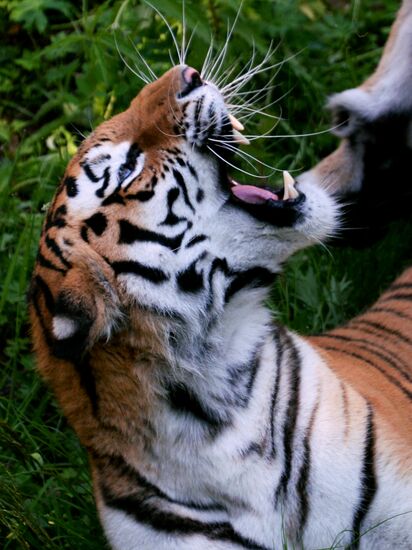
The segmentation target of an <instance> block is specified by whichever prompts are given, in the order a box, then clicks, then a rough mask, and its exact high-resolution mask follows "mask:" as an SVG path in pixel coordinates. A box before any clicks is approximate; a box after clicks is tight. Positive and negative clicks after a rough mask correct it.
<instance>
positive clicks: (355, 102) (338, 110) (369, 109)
mask: <svg viewBox="0 0 412 550" xmlns="http://www.w3.org/2000/svg"><path fill="white" fill-rule="evenodd" d="M373 103H374V102H373V97H372V96H370V95H369V94H368V93H367V92H365V91H364V90H362V89H361V88H353V89H350V90H345V91H344V92H341V93H340V94H334V95H332V96H331V97H330V98H329V101H328V103H327V109H328V110H329V111H330V113H331V116H332V125H333V128H332V132H333V133H334V134H335V135H336V136H338V137H340V138H347V137H350V136H352V135H353V134H355V133H356V132H357V131H359V129H360V128H361V127H362V125H363V124H365V122H368V121H370V120H371V118H373V113H374V105H373Z"/></svg>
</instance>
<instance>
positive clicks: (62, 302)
mask: <svg viewBox="0 0 412 550" xmlns="http://www.w3.org/2000/svg"><path fill="white" fill-rule="evenodd" d="M228 137H229V138H228ZM214 138H219V140H220V142H221V143H220V145H219V146H218V147H217V148H216V149H215V152H216V153H217V155H216V156H215V155H213V154H212V152H211V151H210V149H208V147H207V146H208V145H210V144H211V143H212V142H213V139H214ZM235 138H236V135H235V133H234V130H233V128H232V124H231V122H230V118H229V113H228V111H227V108H226V106H225V102H224V99H223V97H222V95H221V94H220V92H219V90H218V89H217V88H216V87H215V86H214V85H212V84H210V83H208V82H203V81H202V80H201V79H200V77H199V75H198V73H196V71H194V70H193V69H191V68H189V67H186V66H178V67H175V68H173V69H171V70H170V71H169V72H168V73H166V74H165V75H164V76H163V77H161V78H160V79H159V80H157V81H156V82H153V83H152V84H150V85H148V86H147V87H145V88H144V89H143V90H142V92H140V94H139V95H138V96H137V98H136V99H135V100H134V101H133V102H132V104H131V106H130V108H129V109H128V110H127V111H125V112H124V113H121V114H120V115H117V116H115V117H114V118H113V119H111V120H110V121H108V122H105V123H104V124H103V125H101V126H100V127H99V128H98V129H96V130H95V132H94V133H93V134H92V135H91V136H90V137H89V138H88V139H87V140H85V142H84V143H83V144H82V146H81V147H80V149H79V151H78V153H77V155H76V156H75V157H74V158H73V160H72V161H71V163H70V164H69V166H68V168H67V171H66V175H65V178H64V180H63V182H62V184H61V186H60V187H59V189H58V191H57V193H56V196H55V199H54V201H53V203H52V205H51V207H50V209H49V212H48V215H47V218H46V221H45V225H44V228H43V232H42V236H41V242H40V250H39V256H38V261H37V263H36V267H35V272H34V275H33V281H32V287H31V292H30V304H31V305H30V313H31V323H32V333H33V341H34V346H35V352H36V355H37V361H38V366H39V369H40V371H41V373H42V375H43V377H44V378H45V379H46V380H47V382H48V383H49V384H50V385H51V387H52V389H53V390H54V392H55V394H56V396H57V398H58V400H59V403H60V405H61V407H62V409H63V411H64V413H65V415H66V416H67V418H68V420H69V422H70V423H71V425H72V426H73V427H74V429H75V430H76V432H77V434H78V436H79V438H80V440H81V442H82V443H83V445H84V446H85V447H86V449H87V450H88V453H89V457H90V463H91V469H92V474H93V481H94V488H95V497H96V503H97V506H98V509H99V513H100V517H101V521H102V524H103V526H104V529H105V532H106V535H107V537H108V540H109V542H110V544H111V545H112V547H113V548H116V549H121V550H129V549H130V550H132V549H148V550H151V549H156V550H157V549H159V550H160V549H165V550H166V549H167V550H169V549H170V550H173V549H176V550H181V549H187V550H189V549H190V550H192V549H199V550H202V549H205V550H206V549H222V550H224V549H229V548H233V549H235V548H251V549H273V548H275V549H277V548H281V547H283V545H284V543H290V544H293V545H294V546H295V547H298V548H305V549H311V548H313V549H315V548H323V547H330V546H331V545H333V544H338V545H340V546H343V547H344V546H351V547H352V548H361V549H374V550H375V549H386V548H390V547H396V548H399V549H407V548H410V547H411V545H412V513H411V512H412V479H411V466H412V464H411V462H412V457H411V453H410V449H411V443H412V441H411V439H412V431H411V425H410V410H411V409H410V400H411V392H412V384H411V376H412V373H411V367H410V365H411V360H410V358H411V341H410V337H409V335H410V334H411V333H412V330H411V329H412V305H411V303H412V302H411V300H410V299H409V298H410V294H411V290H410V289H411V288H412V270H409V271H407V272H405V274H404V275H403V276H402V277H401V278H400V279H399V281H398V282H396V283H395V284H394V286H393V287H392V288H391V289H389V290H388V292H387V293H386V294H384V295H383V296H382V298H381V299H380V300H379V301H378V302H377V304H376V305H375V306H373V307H372V308H371V309H370V310H369V311H368V312H367V313H365V314H364V315H363V316H360V317H358V318H356V319H354V320H353V321H351V322H350V323H349V324H348V325H347V326H345V327H341V328H340V329H336V330H335V331H332V332H331V333H328V334H326V335H323V336H319V337H312V338H303V337H300V336H298V335H296V334H295V333H293V332H291V331H289V330H288V329H286V328H284V327H282V326H280V325H278V324H276V323H274V322H273V320H272V315H271V312H270V311H269V309H268V307H267V306H266V305H265V300H266V299H267V297H268V293H269V290H270V285H271V282H272V281H273V278H274V277H275V275H276V273H278V272H279V271H280V269H281V265H282V263H283V262H284V261H285V260H286V259H287V258H288V257H289V256H290V255H291V254H292V253H293V252H295V251H296V250H298V249H300V248H303V247H305V246H308V245H310V244H311V243H313V242H317V241H318V240H321V239H323V238H325V237H326V236H327V235H329V234H331V233H332V232H333V231H334V230H335V229H336V227H337V226H338V223H339V221H338V218H339V209H338V205H337V202H336V199H335V198H334V197H333V196H332V195H331V194H330V193H329V192H328V191H327V190H325V189H324V188H323V186H322V185H319V181H317V176H316V174H317V173H318V172H316V170H315V171H313V172H310V173H308V174H306V175H303V177H302V178H301V179H300V180H299V182H298V185H297V190H298V193H299V196H298V197H297V198H294V199H292V200H287V199H285V200H282V199H280V200H278V201H275V200H272V199H271V200H266V198H265V200H263V199H262V197H263V195H262V193H259V192H258V191H252V193H255V194H256V193H257V197H258V198H257V199H256V197H255V198H254V199H253V200H252V201H251V200H250V193H251V191H250V190H249V191H248V190H247V189H246V190H243V191H242V190H241V192H240V193H246V196H247V197H249V198H248V200H241V199H239V197H238V196H237V195H236V192H237V191H236V192H233V187H232V184H231V183H230V181H228V176H227V173H226V171H225V169H224V166H223V164H222V162H221V158H222V157H224V155H225V152H224V141H225V139H229V140H234V139H235ZM211 147H212V148H213V147H214V146H213V145H211ZM318 179H319V178H318ZM240 196H241V195H240ZM408 289H409V291H408ZM401 296H403V297H404V298H402V297H401Z"/></svg>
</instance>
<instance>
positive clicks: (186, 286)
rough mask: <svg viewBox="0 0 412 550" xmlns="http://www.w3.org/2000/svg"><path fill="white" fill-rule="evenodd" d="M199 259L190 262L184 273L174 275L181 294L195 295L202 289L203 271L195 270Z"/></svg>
mask: <svg viewBox="0 0 412 550" xmlns="http://www.w3.org/2000/svg"><path fill="white" fill-rule="evenodd" d="M198 260H199V258H198V259H196V260H195V261H194V262H192V263H191V264H190V265H189V267H187V268H186V269H185V270H184V271H180V272H179V273H178V274H177V275H176V282H177V284H178V286H179V288H180V290H182V291H183V292H190V293H196V292H199V291H200V290H202V288H203V271H200V273H198V271H197V270H196V264H197V262H198Z"/></svg>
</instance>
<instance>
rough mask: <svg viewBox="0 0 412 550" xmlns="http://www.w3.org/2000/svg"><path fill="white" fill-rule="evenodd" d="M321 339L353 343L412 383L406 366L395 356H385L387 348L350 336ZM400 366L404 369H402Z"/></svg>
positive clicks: (333, 336) (328, 335)
mask: <svg viewBox="0 0 412 550" xmlns="http://www.w3.org/2000/svg"><path fill="white" fill-rule="evenodd" d="M344 328H345V327H342V329H344ZM342 329H341V330H342ZM322 338H332V339H334V340H342V341H344V342H353V343H355V344H356V348H358V349H360V350H364V351H367V352H368V353H370V354H372V355H375V357H378V358H379V359H380V360H381V361H382V362H383V363H387V364H388V365H391V367H393V368H394V369H395V370H396V371H399V372H400V373H401V374H402V375H403V376H404V378H405V379H406V380H408V382H412V377H411V376H410V374H409V372H408V370H406V368H405V367H407V366H408V365H407V364H406V363H404V362H403V361H401V360H400V359H399V358H398V357H396V356H395V355H387V352H389V350H388V349H387V348H384V347H383V346H380V345H379V344H377V343H376V342H370V341H368V340H365V339H363V338H351V337H350V336H343V335H342V334H322ZM378 350H380V351H378ZM382 350H383V351H382ZM402 365H403V367H404V368H403V367H402Z"/></svg>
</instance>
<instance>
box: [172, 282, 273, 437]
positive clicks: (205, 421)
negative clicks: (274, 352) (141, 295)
mask: <svg viewBox="0 0 412 550" xmlns="http://www.w3.org/2000/svg"><path fill="white" fill-rule="evenodd" d="M267 292H268V291H267V289H265V288H261V289H250V290H248V291H244V292H242V293H239V295H237V296H236V297H234V298H233V299H232V300H231V302H230V304H228V305H227V306H226V307H225V308H224V310H223V311H222V312H221V313H220V314H217V313H216V312H214V313H212V314H210V316H202V318H201V319H197V322H192V324H191V326H190V327H189V330H187V328H186V330H185V328H183V327H178V328H176V330H175V332H174V342H173V350H172V351H171V357H172V360H171V361H170V362H169V364H168V365H167V367H166V368H165V369H163V372H162V387H163V390H164V395H165V403H164V404H165V414H166V417H167V415H168V414H170V411H172V413H174V415H175V416H176V417H177V419H179V418H180V419H181V420H185V421H186V422H187V421H192V422H193V424H194V425H196V426H197V427H198V429H199V430H202V429H205V428H206V429H207V430H208V431H209V432H210V431H211V432H216V431H218V430H219V429H220V428H221V427H223V426H224V425H226V424H228V423H230V421H231V418H232V415H233V413H234V411H235V410H237V409H245V408H246V407H247V405H248V403H249V400H250V397H251V393H252V389H253V382H254V378H255V376H256V373H257V371H258V368H259V364H260V361H261V356H262V353H263V349H264V346H265V343H266V342H267V339H268V337H269V336H270V334H271V333H272V331H273V323H272V318H271V313H270V311H269V309H268V308H267V307H266V306H264V305H263V301H264V299H265V298H266V296H267Z"/></svg>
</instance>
